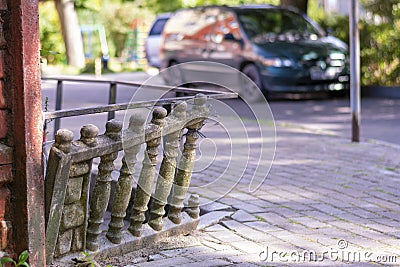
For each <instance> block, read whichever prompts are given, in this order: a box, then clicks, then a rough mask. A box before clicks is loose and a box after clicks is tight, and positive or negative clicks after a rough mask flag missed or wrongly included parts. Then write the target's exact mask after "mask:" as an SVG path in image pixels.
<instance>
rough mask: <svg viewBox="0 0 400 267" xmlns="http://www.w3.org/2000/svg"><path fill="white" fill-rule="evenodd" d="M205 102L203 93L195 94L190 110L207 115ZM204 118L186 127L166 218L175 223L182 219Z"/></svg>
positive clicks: (205, 98)
mask: <svg viewBox="0 0 400 267" xmlns="http://www.w3.org/2000/svg"><path fill="white" fill-rule="evenodd" d="M206 102H207V97H206V96H205V95H203V94H198V95H196V97H195V98H194V106H193V109H192V111H191V112H193V113H197V114H201V113H203V114H205V116H206V117H207V116H208V108H207V106H206ZM204 120H205V118H204V119H200V120H199V121H198V122H195V123H193V124H191V125H189V126H187V127H186V128H187V133H186V134H185V136H186V140H185V144H184V148H183V152H182V157H181V159H180V161H179V164H178V170H177V173H176V178H175V182H174V185H173V193H172V199H171V205H170V210H169V213H168V218H169V219H170V220H171V221H172V222H173V223H175V224H179V223H181V220H182V215H181V211H182V208H183V201H184V200H185V196H186V193H187V190H188V188H189V185H190V180H191V178H192V171H193V165H194V160H195V157H196V147H197V145H196V141H197V139H198V138H199V137H200V133H199V130H200V129H201V128H202V126H203V124H204Z"/></svg>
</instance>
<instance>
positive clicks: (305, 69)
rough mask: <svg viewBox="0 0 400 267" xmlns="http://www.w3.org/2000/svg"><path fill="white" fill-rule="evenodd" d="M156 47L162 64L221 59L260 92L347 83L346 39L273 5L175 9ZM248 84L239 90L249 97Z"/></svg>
mask: <svg viewBox="0 0 400 267" xmlns="http://www.w3.org/2000/svg"><path fill="white" fill-rule="evenodd" d="M160 52H161V69H166V68H168V67H170V66H173V65H177V64H180V63H186V62H194V61H196V62H197V61H206V62H217V63H222V64H225V65H228V66H231V67H233V68H234V69H236V70H239V71H241V72H242V73H244V74H246V75H247V76H248V77H250V78H251V79H252V80H253V81H254V83H255V84H256V85H257V86H258V87H259V88H260V89H261V90H262V91H263V92H264V93H265V94H267V93H270V92H271V93H272V92H315V91H337V90H346V89H348V87H349V68H348V51H347V45H346V44H345V43H343V42H342V41H340V40H339V39H337V38H335V37H333V36H329V35H327V34H326V33H325V32H324V31H323V30H322V29H321V27H320V26H318V24H317V23H315V22H314V21H312V20H311V19H310V18H308V17H307V16H305V15H303V14H300V13H298V12H296V11H295V10H291V9H285V8H282V7H277V6H272V5H250V6H249V5H246V6H238V7H228V6H207V7H197V8H189V9H182V10H179V11H177V12H176V13H175V14H173V15H172V16H171V18H170V19H169V21H168V22H167V24H166V25H165V28H164V31H163V40H162V44H161V49H160ZM202 71H203V72H207V71H212V72H215V69H208V70H207V68H203V70H202ZM184 72H185V68H182V69H180V70H179V73H180V75H181V78H180V79H181V83H185V82H187V81H185V80H184V77H185V73H184ZM182 77H183V78H182ZM170 78H171V77H170ZM171 79H172V78H171ZM167 80H168V77H167ZM252 90H253V89H251V88H243V89H241V91H240V92H239V93H240V94H242V95H246V96H247V97H248V98H249V99H251V96H252ZM256 95H257V94H254V96H256Z"/></svg>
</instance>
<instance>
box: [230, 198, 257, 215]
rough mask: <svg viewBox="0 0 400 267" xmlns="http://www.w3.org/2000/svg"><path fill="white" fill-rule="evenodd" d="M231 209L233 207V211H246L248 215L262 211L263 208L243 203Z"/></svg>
mask: <svg viewBox="0 0 400 267" xmlns="http://www.w3.org/2000/svg"><path fill="white" fill-rule="evenodd" d="M232 207H234V208H235V209H238V210H243V211H246V212H248V213H256V212H263V211H264V209H263V208H261V207H259V206H257V205H253V204H249V203H246V202H244V201H243V202H241V203H237V204H233V205H232Z"/></svg>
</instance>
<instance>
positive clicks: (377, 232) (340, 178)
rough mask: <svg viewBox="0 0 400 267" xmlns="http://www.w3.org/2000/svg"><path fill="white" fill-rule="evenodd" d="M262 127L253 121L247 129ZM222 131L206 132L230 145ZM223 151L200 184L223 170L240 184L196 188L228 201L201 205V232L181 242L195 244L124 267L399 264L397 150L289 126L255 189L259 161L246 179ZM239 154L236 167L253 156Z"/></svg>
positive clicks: (197, 177) (281, 128)
mask: <svg viewBox="0 0 400 267" xmlns="http://www.w3.org/2000/svg"><path fill="white" fill-rule="evenodd" d="M255 125H256V124H255V122H251V121H248V122H246V129H250V131H252V129H254V130H256V127H254V126H255ZM218 131H219V130H218V128H217V127H214V128H213V127H210V128H208V129H205V130H204V133H205V134H206V135H207V136H208V137H210V138H212V139H214V140H216V143H218V142H223V141H224V139H223V138H222V137H221V135H220V133H218ZM250 135H251V134H250ZM218 138H222V139H221V140H218ZM257 145H258V144H257V142H256V141H254V142H252V143H251V146H252V147H257ZM218 152H219V154H218V157H217V158H216V160H215V162H214V164H212V165H211V166H206V167H204V169H203V170H202V171H201V172H197V173H195V174H194V176H193V178H192V183H193V185H198V186H201V185H204V184H207V183H213V182H215V181H216V180H218V178H219V175H220V173H221V172H223V171H225V172H226V174H227V176H230V177H232V179H237V180H238V184H237V185H236V186H235V187H234V188H233V190H232V191H231V192H229V193H227V194H225V193H226V192H225V190H224V189H221V188H222V187H220V186H219V185H221V186H222V183H224V182H226V181H220V182H222V183H218V182H215V184H214V186H212V187H210V188H207V190H201V188H194V189H192V191H195V192H196V193H198V194H200V195H201V197H202V198H203V202H207V201H206V200H207V198H211V199H215V198H217V197H220V198H219V199H218V200H217V201H216V202H214V203H213V204H209V205H207V206H205V207H203V210H204V211H206V212H208V213H207V214H205V215H203V216H202V219H201V222H200V226H199V228H203V229H200V230H198V232H197V233H194V234H193V236H192V238H191V239H190V237H182V239H185V238H189V239H188V240H189V242H187V243H185V244H183V245H182V244H178V245H176V246H175V247H169V248H168V249H165V250H160V251H158V252H154V251H153V252H152V253H150V255H147V254H143V255H141V257H137V258H135V259H134V260H130V262H126V261H125V262H124V261H123V260H122V261H121V263H120V265H119V266H143V267H150V266H157V267H161V266H179V265H181V266H190V267H194V266H201V267H204V266H347V265H351V266H388V265H391V266H400V239H399V237H400V206H399V204H400V198H399V195H400V190H399V188H400V186H399V184H398V183H399V182H400V147H399V146H395V145H391V144H387V143H380V142H376V141H367V142H361V143H359V144H352V143H350V141H349V140H345V139H341V138H338V137H335V136H331V135H328V134H326V133H323V132H322V133H321V132H320V133H317V132H313V131H310V130H308V129H305V128H301V127H298V126H294V125H286V124H281V125H278V126H277V147H276V155H275V159H274V161H273V165H272V168H271V171H270V173H269V175H268V177H267V179H266V180H265V181H264V183H263V184H262V185H261V187H260V188H259V189H258V190H257V191H256V192H254V193H250V192H249V190H248V188H249V187H248V185H249V182H250V179H251V174H252V173H253V172H254V166H257V161H256V158H253V155H250V157H249V161H248V167H247V169H246V170H245V172H244V175H243V177H242V178H241V177H238V176H241V175H240V172H238V170H236V169H230V170H226V169H225V166H226V165H225V164H226V155H228V154H229V153H228V151H227V154H226V155H225V154H224V153H222V155H221V151H218ZM240 156H241V155H240ZM240 156H237V157H233V161H235V160H236V161H238V163H239V162H240V161H246V160H247V158H240ZM234 163H235V162H234ZM261 164H264V162H262V163H261ZM265 164H268V163H267V162H265ZM253 165H254V166H253ZM239 178H241V179H239ZM222 218H223V219H222ZM220 219H222V220H221V221H219V223H217V222H218V220H220ZM209 225H210V226H209Z"/></svg>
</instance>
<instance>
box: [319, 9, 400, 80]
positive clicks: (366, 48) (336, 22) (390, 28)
mask: <svg viewBox="0 0 400 267" xmlns="http://www.w3.org/2000/svg"><path fill="white" fill-rule="evenodd" d="M394 12H395V10H394ZM399 17H400V14H399V16H397V17H394V19H393V20H390V22H389V21H385V19H382V18H381V21H380V22H379V23H373V22H372V21H369V20H368V21H367V20H366V19H362V20H360V23H359V29H360V57H361V59H360V61H361V62H360V63H361V73H360V75H361V85H383V86H398V85H400V60H399V55H400V19H399ZM318 22H319V23H320V25H321V26H323V27H324V28H325V29H331V30H332V34H333V35H334V36H336V37H338V38H340V39H341V40H343V41H344V42H346V43H347V44H349V18H348V16H325V17H323V18H320V19H319V20H318Z"/></svg>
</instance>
